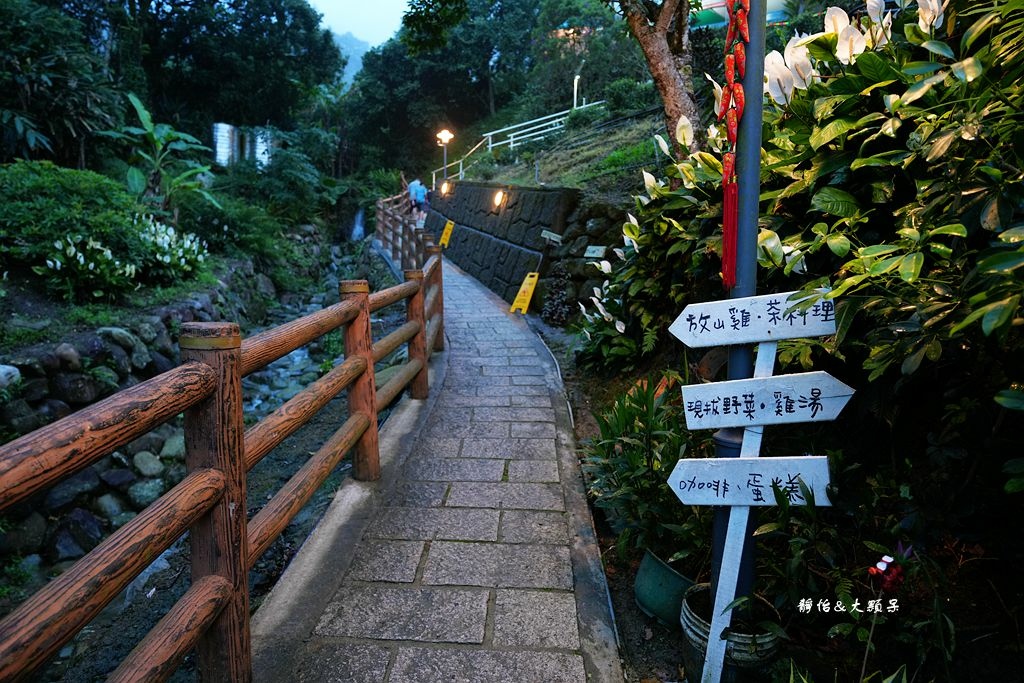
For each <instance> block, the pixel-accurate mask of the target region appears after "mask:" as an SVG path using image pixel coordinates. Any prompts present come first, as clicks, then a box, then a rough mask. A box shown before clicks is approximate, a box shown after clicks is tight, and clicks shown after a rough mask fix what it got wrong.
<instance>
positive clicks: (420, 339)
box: [405, 270, 430, 399]
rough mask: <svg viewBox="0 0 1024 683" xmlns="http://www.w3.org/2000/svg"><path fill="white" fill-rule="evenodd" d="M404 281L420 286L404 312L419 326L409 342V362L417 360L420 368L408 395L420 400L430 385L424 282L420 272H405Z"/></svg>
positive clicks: (428, 391) (427, 393)
mask: <svg viewBox="0 0 1024 683" xmlns="http://www.w3.org/2000/svg"><path fill="white" fill-rule="evenodd" d="M405 280H406V282H409V281H416V282H418V283H419V285H420V288H419V289H417V290H416V293H415V294H413V295H412V296H410V297H409V298H408V299H406V306H405V310H406V315H407V317H408V318H409V322H413V323H419V325H420V329H419V331H418V332H417V333H416V334H415V336H413V338H412V339H410V340H409V360H419V361H420V363H422V367H421V368H420V371H419V372H418V373H416V376H415V377H413V380H412V382H410V383H409V394H410V395H411V396H412V397H413V398H418V399H422V398H426V397H427V396H428V395H429V394H430V383H429V381H428V378H427V318H426V315H424V310H423V304H424V297H423V293H424V292H423V290H424V288H425V287H426V282H425V281H424V280H423V271H422V270H406V271H405Z"/></svg>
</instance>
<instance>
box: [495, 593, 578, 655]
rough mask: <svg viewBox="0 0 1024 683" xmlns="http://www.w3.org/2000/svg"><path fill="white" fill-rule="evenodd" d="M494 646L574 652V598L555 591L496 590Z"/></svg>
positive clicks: (576, 639) (575, 630) (575, 631)
mask: <svg viewBox="0 0 1024 683" xmlns="http://www.w3.org/2000/svg"><path fill="white" fill-rule="evenodd" d="M494 644H495V645H501V646H508V647H546V648H564V649H566V650H575V649H578V648H579V646H580V632H579V628H578V627H577V625H576V599H575V598H574V597H573V595H572V593H559V592H556V591H525V590H499V591H498V597H497V600H496V601H495V609H494Z"/></svg>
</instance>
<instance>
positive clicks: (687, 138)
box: [666, 116, 693, 154]
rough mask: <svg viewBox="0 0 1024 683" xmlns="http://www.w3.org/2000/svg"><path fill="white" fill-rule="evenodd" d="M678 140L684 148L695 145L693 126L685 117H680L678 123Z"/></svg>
mask: <svg viewBox="0 0 1024 683" xmlns="http://www.w3.org/2000/svg"><path fill="white" fill-rule="evenodd" d="M676 140H677V141H678V142H679V144H681V145H683V146H684V147H689V146H690V145H692V144H693V124H692V123H690V119H688V118H686V117H685V116H680V117H679V120H678V121H676ZM666 154H668V152H666Z"/></svg>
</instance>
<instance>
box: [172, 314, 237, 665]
mask: <svg viewBox="0 0 1024 683" xmlns="http://www.w3.org/2000/svg"><path fill="white" fill-rule="evenodd" d="M179 345H180V348H181V360H182V362H188V361H198V362H200V363H205V364H206V365H209V366H210V367H212V368H213V369H214V370H215V371H216V373H217V388H216V391H214V393H213V395H212V396H210V397H208V398H207V399H205V400H204V401H202V402H201V403H198V404H196V405H195V406H193V407H192V408H189V409H188V410H186V411H185V460H186V465H187V467H188V471H189V472H194V471H195V470H197V469H201V468H212V469H217V470H220V471H221V472H223V473H224V475H225V479H226V485H225V490H224V495H223V496H222V497H221V499H220V500H219V501H218V502H217V504H216V505H215V506H214V507H213V509H212V510H210V512H209V513H208V514H206V515H204V516H203V517H202V518H200V519H199V521H198V522H196V524H195V525H194V526H193V527H192V529H191V533H190V534H189V536H190V538H191V543H192V584H193V585H195V584H196V583H197V582H198V581H199V580H200V579H202V578H203V577H205V576H209V575H216V576H222V577H224V578H225V579H227V580H228V581H229V582H230V583H231V588H232V595H231V600H230V602H228V604H227V605H226V606H225V607H224V610H223V611H222V612H221V613H220V616H218V617H217V619H216V620H215V621H214V622H213V624H212V625H211V626H210V628H209V630H208V631H207V632H206V633H205V634H204V635H203V637H202V638H200V640H199V643H198V645H197V647H196V650H197V654H198V665H199V671H200V673H201V677H202V679H203V680H207V681H240V682H242V683H245V682H247V681H251V680H252V661H251V650H250V642H249V581H248V575H249V569H248V560H249V536H248V532H247V531H246V514H247V512H248V509H247V507H246V502H245V474H246V468H245V452H244V438H245V428H244V426H243V424H242V374H241V367H242V349H241V346H242V338H241V334H240V333H239V329H238V325H236V324H235V323H184V324H183V325H182V326H181V336H180V339H179Z"/></svg>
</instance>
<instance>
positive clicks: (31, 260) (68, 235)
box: [0, 161, 205, 301]
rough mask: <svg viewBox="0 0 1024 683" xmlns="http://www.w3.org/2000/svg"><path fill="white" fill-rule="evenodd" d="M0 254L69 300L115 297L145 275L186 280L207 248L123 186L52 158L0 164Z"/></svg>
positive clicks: (156, 279)
mask: <svg viewBox="0 0 1024 683" xmlns="http://www.w3.org/2000/svg"><path fill="white" fill-rule="evenodd" d="M0 195H2V196H3V197H4V198H5V201H4V202H3V203H2V204H0V259H2V261H3V262H4V263H5V265H8V266H10V267H12V268H14V269H16V270H20V271H21V272H22V273H23V274H24V275H26V276H28V277H30V278H33V277H37V278H39V279H40V280H42V282H43V283H44V284H45V286H46V288H47V289H48V290H49V291H50V292H52V293H54V294H57V295H59V296H62V297H63V298H65V299H67V300H69V301H74V300H78V301H88V300H90V299H97V298H107V299H110V298H114V297H116V296H117V295H119V294H123V293H125V292H127V291H130V290H131V289H132V288H134V287H135V286H136V283H137V281H138V279H139V278H140V277H142V276H143V275H145V276H146V277H147V279H149V280H151V281H154V282H156V283H170V282H174V281H177V280H180V279H181V278H182V277H183V276H185V275H186V274H188V273H190V272H192V271H193V270H195V268H196V267H197V266H198V265H199V264H200V263H201V262H202V260H203V255H204V254H205V248H204V247H203V245H202V244H201V243H200V242H199V240H198V239H196V238H195V237H194V236H191V235H179V234H178V233H177V232H176V231H174V230H173V229H171V228H169V227H167V226H163V225H161V224H159V223H156V222H154V221H153V220H152V219H139V218H137V217H136V212H137V211H138V208H139V207H138V205H137V204H136V203H135V201H134V199H133V198H132V197H131V196H130V195H129V194H128V193H127V192H125V190H124V189H123V187H122V186H121V185H120V184H118V183H116V182H114V181H112V180H110V179H109V178H105V177H103V176H100V175H97V174H95V173H91V172H89V171H74V170H70V169H65V168H59V167H57V166H54V165H53V164H51V163H49V162H26V161H19V162H16V163H14V164H9V165H6V166H2V167H0Z"/></svg>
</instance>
